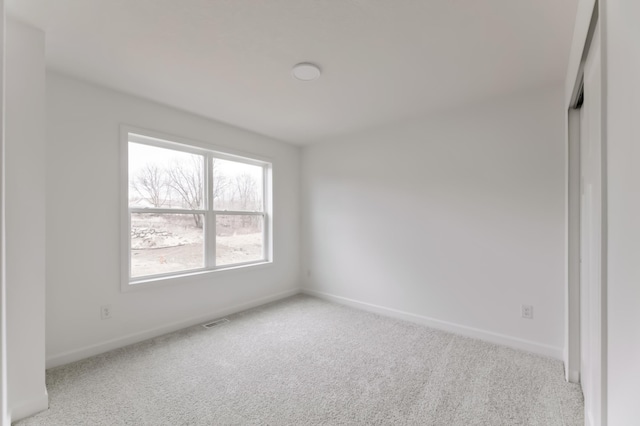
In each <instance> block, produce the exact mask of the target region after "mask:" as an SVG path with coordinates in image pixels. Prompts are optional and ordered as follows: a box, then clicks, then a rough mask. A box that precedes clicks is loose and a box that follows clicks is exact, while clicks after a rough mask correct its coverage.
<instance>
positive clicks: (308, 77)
mask: <svg viewBox="0 0 640 426" xmlns="http://www.w3.org/2000/svg"><path fill="white" fill-rule="evenodd" d="M291 75H293V76H294V77H295V78H297V79H298V80H300V81H313V80H316V79H317V78H318V77H320V68H319V67H318V66H317V65H316V64H312V63H310V62H301V63H299V64H296V65H294V66H293V70H291Z"/></svg>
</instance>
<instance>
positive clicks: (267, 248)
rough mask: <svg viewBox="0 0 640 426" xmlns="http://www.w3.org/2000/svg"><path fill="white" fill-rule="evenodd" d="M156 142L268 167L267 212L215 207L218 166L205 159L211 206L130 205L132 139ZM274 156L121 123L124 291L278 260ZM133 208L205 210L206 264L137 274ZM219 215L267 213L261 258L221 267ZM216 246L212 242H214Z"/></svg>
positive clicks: (183, 211)
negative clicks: (275, 255) (133, 251)
mask: <svg viewBox="0 0 640 426" xmlns="http://www.w3.org/2000/svg"><path fill="white" fill-rule="evenodd" d="M130 141H131V142H134V143H140V144H145V145H150V146H157V147H161V148H167V149H172V150H176V151H182V152H188V153H192V154H197V155H203V156H204V157H205V158H204V161H205V162H210V161H213V159H214V158H219V159H222V160H229V161H235V162H240V163H245V164H250V165H254V166H260V167H262V169H263V184H262V189H263V197H262V203H263V208H262V211H237V210H233V211H227V210H214V209H213V207H214V204H213V203H214V200H213V193H212V191H213V188H212V186H211V179H212V178H213V176H212V173H213V169H212V167H211V166H210V165H207V164H205V167H204V171H205V173H206V176H205V182H206V184H205V191H206V192H207V194H206V205H204V206H202V207H201V209H193V210H191V209H172V208H130V207H129V142H130ZM272 173H273V161H272V160H271V159H269V158H266V157H262V156H257V155H254V154H248V153H244V152H241V151H238V150H234V149H230V148H226V147H221V146H217V145H213V144H211V143H207V142H202V141H196V140H192V139H187V138H183V137H179V136H175V135H170V134H166V133H161V132H157V131H150V130H147V129H141V128H139V127H134V126H129V125H121V126H120V181H121V185H120V200H121V201H120V202H121V206H120V214H121V216H120V228H121V235H120V240H121V241H120V251H121V262H120V263H121V268H120V269H121V279H120V282H121V286H120V288H121V291H123V292H126V291H133V290H138V289H142V288H150V287H158V286H165V285H174V284H183V283H188V282H192V281H196V280H198V279H200V280H202V279H205V278H207V277H211V278H212V277H213V276H216V277H217V276H219V275H222V274H223V273H225V274H226V273H239V272H240V271H250V270H254V269H257V268H263V267H265V266H269V265H272V264H273V218H272V216H273V215H272V211H273V203H272V197H273V183H272V181H273V176H272ZM131 213H167V214H172V213H173V214H194V213H195V214H203V215H204V221H205V227H204V230H203V232H204V263H205V266H204V267H203V268H198V269H190V270H188V271H180V272H168V273H162V274H155V275H145V276H143V277H137V278H132V277H131V272H130V271H131V222H130V218H131ZM217 215H253V216H261V217H263V230H262V232H263V245H262V248H263V256H262V259H261V260H258V261H251V262H243V263H234V264H231V265H221V266H215V259H216V258H215V256H216V253H215V245H216V243H215V238H216V236H215V232H216V230H215V223H216V216H217ZM210 246H211V247H210ZM206 265H214V266H206Z"/></svg>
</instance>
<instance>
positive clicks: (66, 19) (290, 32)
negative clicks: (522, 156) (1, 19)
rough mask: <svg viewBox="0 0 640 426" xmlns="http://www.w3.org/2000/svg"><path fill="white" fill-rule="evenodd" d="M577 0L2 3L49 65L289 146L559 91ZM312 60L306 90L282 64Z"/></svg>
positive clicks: (51, 0) (50, 0) (78, 0)
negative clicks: (533, 92) (548, 89)
mask: <svg viewBox="0 0 640 426" xmlns="http://www.w3.org/2000/svg"><path fill="white" fill-rule="evenodd" d="M577 2H578V0H422V1H418V0H396V1H392V0H324V1H322V0H8V1H7V8H8V11H9V14H10V16H13V17H15V18H17V19H20V20H22V21H24V22H27V23H30V24H32V25H34V26H36V27H38V28H41V29H43V30H44V31H46V33H47V63H48V65H49V66H50V67H51V68H52V69H55V70H58V71H61V72H64V73H67V74H71V75H74V76H77V77H80V78H82V79H85V80H90V81H94V82H97V83H99V84H102V85H105V86H108V87H112V88H115V89H118V90H122V91H125V92H128V93H132V94H135V95H138V96H142V97H145V98H148V99H152V100H155V101H158V102H161V103H164V104H168V105H172V106H175V107H178V108H181V109H184V110H187V111H190V112H193V113H197V114H200V115H203V116H206V117H210V118H213V119H216V120H219V121H223V122H227V123H230V124H233V125H236V126H239V127H243V128H246V129H250V130H253V131H256V132H259V133H262V134H266V135H269V136H272V137H275V138H278V139H282V140H286V141H289V142H293V143H299V144H304V143H309V142H313V141H319V140H324V139H329V138H331V137H332V136H336V135H339V134H344V133H351V132H357V131H359V130H362V129H365V128H368V127H372V126H378V125H381V124H386V123H391V122H396V121H401V120H405V119H409V118H414V117H417V116H419V115H422V114H426V113H429V112H431V111H434V110H437V109H444V108H450V107H452V106H455V105H457V104H461V103H470V102H476V101H478V100H481V99H483V98H487V97H494V96H500V95H504V94H507V93H510V92H514V91H519V90H524V89H527V88H534V87H539V86H542V85H545V84H550V83H555V82H560V81H562V80H563V78H564V74H565V68H566V65H567V60H568V55H569V46H570V43H571V35H572V32H573V20H574V16H575V12H576V7H577ZM303 61H311V62H315V63H317V64H319V65H320V67H321V68H322V70H323V74H322V76H321V77H320V79H319V80H317V81H314V82H308V83H303V82H299V81H296V80H294V79H293V78H292V77H291V67H292V66H293V65H294V64H296V63H298V62H303Z"/></svg>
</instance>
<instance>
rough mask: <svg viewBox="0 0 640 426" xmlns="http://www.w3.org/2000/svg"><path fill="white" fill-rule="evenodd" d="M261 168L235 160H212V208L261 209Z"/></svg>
mask: <svg viewBox="0 0 640 426" xmlns="http://www.w3.org/2000/svg"><path fill="white" fill-rule="evenodd" d="M263 170H264V169H263V168H262V167H260V166H253V165H251V164H245V163H238V162H236V161H228V160H221V159H219V158H216V159H214V160H213V208H214V209H215V210H236V211H260V212H261V211H262V209H263V203H262V195H263V193H264V191H263V185H264V183H263Z"/></svg>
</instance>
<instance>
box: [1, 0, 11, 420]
mask: <svg viewBox="0 0 640 426" xmlns="http://www.w3.org/2000/svg"><path fill="white" fill-rule="evenodd" d="M4 42H5V9H4V0H0V425H2V426H9V424H10V423H11V421H10V419H9V413H8V411H7V332H6V324H7V320H6V306H7V305H6V300H7V297H6V287H5V256H4V252H5V248H4V246H5V238H4V236H5V230H4V181H5V179H4V127H5V126H4V95H5V88H4V83H5V79H4V74H5V72H4V63H5V51H6V49H5V43H4Z"/></svg>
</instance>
